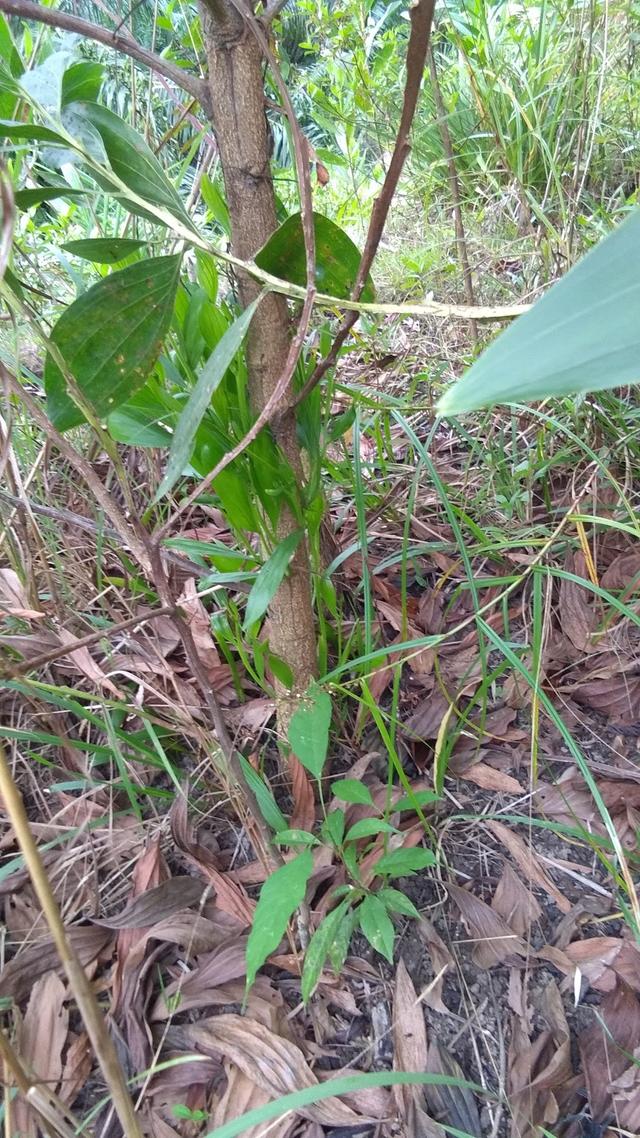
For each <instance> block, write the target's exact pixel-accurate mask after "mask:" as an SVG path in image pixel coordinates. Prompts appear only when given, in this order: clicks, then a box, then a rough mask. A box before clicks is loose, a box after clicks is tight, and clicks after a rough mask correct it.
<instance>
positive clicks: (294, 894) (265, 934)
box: [246, 850, 313, 990]
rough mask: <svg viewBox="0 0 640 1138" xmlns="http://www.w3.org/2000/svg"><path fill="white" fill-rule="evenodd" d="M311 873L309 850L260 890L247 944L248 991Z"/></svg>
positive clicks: (303, 890)
mask: <svg viewBox="0 0 640 1138" xmlns="http://www.w3.org/2000/svg"><path fill="white" fill-rule="evenodd" d="M312 872H313V857H312V856H311V850H304V851H303V853H301V854H298V856H297V857H294V858H293V860H292V861H288V862H286V863H285V865H282V866H280V868H279V869H276V871H275V873H272V874H271V876H270V877H268V878H267V880H266V881H265V883H264V885H263V886H262V889H261V890H260V897H259V899H258V904H257V905H256V911H255V913H254V915H253V924H252V926H251V932H250V933H249V939H248V941H247V958H246V959H247V990H248V989H249V988H250V987H251V986H252V984H253V982H254V980H255V978H256V976H257V974H258V969H259V968H261V967H262V965H263V964H264V962H265V960H266V959H267V957H268V956H269V955H270V953H272V952H274V951H275V949H276V948H277V947H278V945H279V944H280V941H281V940H282V938H283V936H284V934H285V932H286V931H287V925H288V923H289V921H290V919H291V917H292V916H293V914H294V913H295V911H296V909H297V908H298V906H299V905H301V904H302V902H303V901H304V895H305V891H306V888H307V882H308V880H309V878H310V877H311V874H312Z"/></svg>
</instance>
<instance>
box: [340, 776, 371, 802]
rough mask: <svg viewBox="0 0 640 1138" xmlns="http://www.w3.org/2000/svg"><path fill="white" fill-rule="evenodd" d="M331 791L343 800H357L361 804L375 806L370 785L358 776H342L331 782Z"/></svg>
mask: <svg viewBox="0 0 640 1138" xmlns="http://www.w3.org/2000/svg"><path fill="white" fill-rule="evenodd" d="M331 792H332V794H335V796H336V798H340V799H341V800H342V802H357V803H359V804H360V805H361V806H373V798H372V797H371V791H370V790H369V787H368V786H365V784H364V783H363V782H360V781H359V780H358V779H357V778H342V779H340V781H339V782H334V783H332V784H331Z"/></svg>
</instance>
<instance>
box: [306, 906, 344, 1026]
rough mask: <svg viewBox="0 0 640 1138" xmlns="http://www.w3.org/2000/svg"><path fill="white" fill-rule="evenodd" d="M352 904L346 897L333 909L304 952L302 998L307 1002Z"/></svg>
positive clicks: (319, 926)
mask: <svg viewBox="0 0 640 1138" xmlns="http://www.w3.org/2000/svg"><path fill="white" fill-rule="evenodd" d="M351 904H352V898H351V897H346V898H345V900H344V901H342V902H341V903H340V904H339V905H338V906H337V908H335V909H333V910H332V911H331V912H330V913H329V914H328V916H326V917H325V918H324V920H323V921H321V923H320V924H319V925H318V927H317V929H316V931H315V932H314V934H313V936H312V937H311V940H310V941H309V944H308V946H307V951H306V952H305V954H304V965H303V968H302V983H301V993H302V999H303V1002H304V1003H305V1004H306V1003H307V1001H308V1000H309V998H310V996H311V994H312V992H313V989H314V988H315V986H316V984H317V983H318V980H319V978H320V973H321V972H322V968H323V966H324V962H325V960H326V959H327V956H328V955H329V950H330V947H331V945H332V944H333V941H334V939H335V936H336V933H337V931H338V929H339V928H340V925H341V922H342V921H343V920H344V918H345V916H346V914H347V913H348V911H349V909H350V908H351Z"/></svg>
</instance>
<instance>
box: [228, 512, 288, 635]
mask: <svg viewBox="0 0 640 1138" xmlns="http://www.w3.org/2000/svg"><path fill="white" fill-rule="evenodd" d="M301 539H302V530H298V531H297V532H296V533H290V534H289V535H288V537H285V538H284V539H283V540H282V541H281V542H280V544H279V545H277V546H276V548H275V549H274V551H273V553H272V554H271V556H270V557H269V558H268V560H267V561H265V563H264V565H263V566H262V568H261V569H260V572H259V573H258V576H257V577H256V579H255V581H254V583H253V586H252V588H251V592H250V593H249V596H248V598H247V607H246V609H245V613H244V621H243V622H242V628H243V630H244V631H245V632H246V630H247V629H248V628H251V625H252V624H255V622H256V621H257V620H260V618H261V617H262V616H264V614H265V612H266V611H267V609H268V607H269V605H270V604H271V601H272V600H273V598H274V596H275V595H276V593H277V591H278V589H279V588H280V585H281V584H282V581H283V579H284V575H285V573H286V572H287V569H288V568H289V563H290V561H291V558H292V557H293V555H294V553H295V551H296V549H297V548H298V546H299V545H300V541H301Z"/></svg>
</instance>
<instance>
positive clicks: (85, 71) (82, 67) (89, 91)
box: [61, 60, 104, 107]
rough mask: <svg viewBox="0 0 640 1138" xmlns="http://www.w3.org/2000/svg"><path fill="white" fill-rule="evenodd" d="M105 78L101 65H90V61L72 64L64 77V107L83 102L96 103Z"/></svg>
mask: <svg viewBox="0 0 640 1138" xmlns="http://www.w3.org/2000/svg"><path fill="white" fill-rule="evenodd" d="M103 77H104V68H103V66H102V64H101V63H90V62H89V60H81V61H80V62H79V63H72V64H71V67H68V68H67V70H66V71H65V73H64V75H63V76H62V96H61V104H62V106H63V107H65V106H67V104H68V103H77V102H81V101H88V102H95V100H96V99H97V98H98V95H99V94H100V88H101V86H102V79H103Z"/></svg>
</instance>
